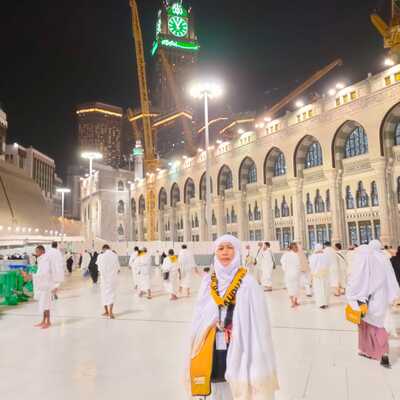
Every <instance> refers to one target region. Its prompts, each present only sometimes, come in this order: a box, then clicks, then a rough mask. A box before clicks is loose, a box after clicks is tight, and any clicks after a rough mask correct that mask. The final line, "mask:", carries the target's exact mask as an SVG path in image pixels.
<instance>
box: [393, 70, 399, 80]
mask: <svg viewBox="0 0 400 400" xmlns="http://www.w3.org/2000/svg"><path fill="white" fill-rule="evenodd" d="M394 80H395V81H396V82H399V81H400V72H396V73H395V74H394Z"/></svg>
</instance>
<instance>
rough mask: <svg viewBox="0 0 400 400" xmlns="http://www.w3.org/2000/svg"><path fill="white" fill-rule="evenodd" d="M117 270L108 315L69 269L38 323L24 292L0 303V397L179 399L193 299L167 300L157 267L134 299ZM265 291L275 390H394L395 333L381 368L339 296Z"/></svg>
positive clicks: (374, 395) (315, 395)
mask: <svg viewBox="0 0 400 400" xmlns="http://www.w3.org/2000/svg"><path fill="white" fill-rule="evenodd" d="M119 279H120V285H119V290H118V298H117V302H116V310H115V311H116V315H117V319H116V320H107V319H104V318H102V317H101V316H100V314H101V312H102V310H101V307H100V293H99V288H97V287H92V285H91V283H90V282H89V281H87V280H83V279H82V278H81V277H80V274H79V272H75V273H74V274H73V276H71V277H68V279H67V281H66V282H65V284H64V286H63V290H62V291H61V294H60V299H59V300H58V301H57V302H56V305H55V310H54V321H53V323H54V326H53V327H52V328H51V329H49V330H47V331H43V330H40V329H37V328H34V327H33V325H34V323H35V322H37V321H38V315H37V306H36V304H35V303H34V302H31V303H27V304H24V305H20V306H18V307H15V308H7V309H6V308H4V307H2V308H0V398H2V399H7V400H22V399H24V398H29V399H30V400H38V399H41V400H47V399H49V400H50V399H57V400H67V399H68V400H72V399H74V400H84V399H85V400H86V399H95V400H105V399H112V400H122V399H127V398H129V399H145V400H159V399H162V400H183V399H187V396H186V394H185V388H184V383H183V381H184V380H183V376H184V374H183V371H184V365H185V354H186V349H187V337H188V329H189V325H190V320H191V313H192V308H193V299H190V298H182V299H179V300H178V301H176V302H170V301H168V298H167V297H166V296H165V295H164V294H162V292H161V291H160V279H159V278H157V277H156V279H155V289H156V291H155V296H154V298H153V299H152V300H151V301H149V300H146V299H139V298H138V297H136V296H135V295H134V294H133V290H132V285H131V280H130V272H129V271H127V270H126V269H124V270H123V271H122V272H121V274H120V277H119ZM276 280H277V286H278V287H279V276H277V277H276ZM266 298H267V300H268V304H269V308H270V312H271V320H272V321H271V322H272V327H273V338H274V344H275V349H276V354H277V361H278V374H279V380H280V384H281V390H280V391H279V393H278V394H277V400H299V399H307V400H322V399H323V400H331V399H332V400H333V399H334V400H342V399H344V400H378V399H379V400H389V399H391V400H393V399H398V400H400V379H399V376H400V360H399V358H400V342H399V341H398V340H391V358H392V361H393V363H394V365H393V369H392V370H384V369H383V368H381V367H380V366H379V364H378V363H377V362H374V361H369V360H366V359H362V358H360V357H358V356H357V335H356V331H355V329H354V328H353V326H352V325H350V324H348V323H347V322H345V321H344V319H343V299H335V300H334V299H332V301H333V304H332V306H331V307H330V308H329V309H328V310H326V311H322V310H319V309H316V308H315V305H314V304H313V303H312V299H311V300H309V299H305V300H304V304H303V305H302V306H301V307H300V308H298V309H295V310H293V309H290V308H289V305H288V299H287V296H286V293H285V291H284V290H282V289H277V290H274V291H273V292H272V293H266ZM395 317H396V318H397V315H396V316H395Z"/></svg>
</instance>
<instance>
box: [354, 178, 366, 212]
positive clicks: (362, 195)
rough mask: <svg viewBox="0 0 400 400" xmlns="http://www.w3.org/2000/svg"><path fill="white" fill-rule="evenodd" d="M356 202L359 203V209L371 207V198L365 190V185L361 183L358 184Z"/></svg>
mask: <svg viewBox="0 0 400 400" xmlns="http://www.w3.org/2000/svg"><path fill="white" fill-rule="evenodd" d="M356 202H357V208H365V207H368V206H369V196H368V193H367V191H366V190H365V189H364V185H363V183H362V182H361V181H360V182H358V189H357V193H356Z"/></svg>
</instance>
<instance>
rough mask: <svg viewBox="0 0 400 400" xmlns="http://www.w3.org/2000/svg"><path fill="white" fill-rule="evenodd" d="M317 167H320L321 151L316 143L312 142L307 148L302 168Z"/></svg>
mask: <svg viewBox="0 0 400 400" xmlns="http://www.w3.org/2000/svg"><path fill="white" fill-rule="evenodd" d="M319 165H322V149H321V145H320V144H319V143H318V142H314V143H312V144H310V146H309V148H308V151H307V155H306V161H305V164H304V167H305V168H313V167H317V166H319Z"/></svg>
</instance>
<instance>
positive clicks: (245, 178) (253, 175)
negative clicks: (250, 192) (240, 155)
mask: <svg viewBox="0 0 400 400" xmlns="http://www.w3.org/2000/svg"><path fill="white" fill-rule="evenodd" d="M255 182H257V166H256V163H255V162H254V160H253V159H252V158H250V157H245V158H244V159H243V161H242V162H241V164H240V168H239V189H240V190H243V189H245V188H246V185H247V184H249V183H255Z"/></svg>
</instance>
